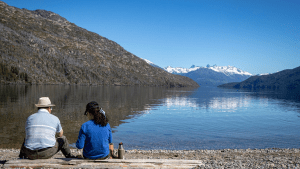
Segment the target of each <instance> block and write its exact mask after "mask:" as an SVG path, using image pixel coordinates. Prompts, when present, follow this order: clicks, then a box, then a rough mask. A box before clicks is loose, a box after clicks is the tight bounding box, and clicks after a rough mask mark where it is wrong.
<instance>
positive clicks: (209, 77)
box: [164, 65, 252, 86]
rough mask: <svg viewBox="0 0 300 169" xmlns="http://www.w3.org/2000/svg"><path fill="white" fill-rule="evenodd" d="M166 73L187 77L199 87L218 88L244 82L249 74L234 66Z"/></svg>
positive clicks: (198, 67)
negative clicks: (226, 84) (222, 85)
mask: <svg viewBox="0 0 300 169" xmlns="http://www.w3.org/2000/svg"><path fill="white" fill-rule="evenodd" d="M164 69H165V70H166V71H168V72H170V73H173V74H179V75H182V76H187V77H189V78H191V79H193V80H194V81H195V82H197V83H198V84H199V85H200V86H218V85H221V84H224V83H230V82H241V81H243V80H246V79H247V78H249V77H250V76H252V74H251V73H249V72H245V71H243V70H241V69H239V68H236V67H234V66H216V65H214V66H209V65H207V66H206V67H200V66H195V65H193V66H191V67H190V68H181V67H179V68H178V67H177V68H172V67H171V66H168V67H166V68H164Z"/></svg>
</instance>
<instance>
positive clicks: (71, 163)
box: [3, 158, 202, 168]
mask: <svg viewBox="0 0 300 169" xmlns="http://www.w3.org/2000/svg"><path fill="white" fill-rule="evenodd" d="M201 164H202V162H201V161H200V160H171V159H170V160H167V159H128V160H127V159H109V160H85V159H70V158H57V159H37V160H28V159H18V160H9V161H7V162H6V163H5V164H4V166H3V167H4V168H22V167H46V168H95V167H96V168H193V167H197V166H200V165H201Z"/></svg>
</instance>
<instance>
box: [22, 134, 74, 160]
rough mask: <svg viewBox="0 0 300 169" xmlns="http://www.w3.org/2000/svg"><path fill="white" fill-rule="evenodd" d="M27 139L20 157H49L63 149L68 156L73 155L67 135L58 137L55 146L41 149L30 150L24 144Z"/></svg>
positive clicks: (32, 158)
mask: <svg viewBox="0 0 300 169" xmlns="http://www.w3.org/2000/svg"><path fill="white" fill-rule="evenodd" d="M24 144H25V140H24V142H23V144H22V147H21V150H20V155H19V157H20V158H29V159H31V160H34V159H48V158H51V157H52V156H54V155H55V154H56V153H58V152H59V151H61V152H62V153H63V154H64V156H65V157H66V158H70V157H71V151H70V148H69V143H68V140H67V138H66V137H65V136H62V137H58V138H57V139H56V143H55V145H54V146H53V147H49V148H44V149H40V150H30V149H28V148H26V147H25V146H24Z"/></svg>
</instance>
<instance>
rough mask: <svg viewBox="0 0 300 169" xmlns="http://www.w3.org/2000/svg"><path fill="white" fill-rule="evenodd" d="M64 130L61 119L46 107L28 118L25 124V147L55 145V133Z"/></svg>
mask: <svg viewBox="0 0 300 169" xmlns="http://www.w3.org/2000/svg"><path fill="white" fill-rule="evenodd" d="M61 130H62V127H61V124H60V121H59V119H58V118H57V117H56V116H54V115H52V114H50V113H49V112H48V110H46V109H39V110H38V112H37V113H34V114H32V115H30V116H29V117H28V118H27V121H26V126H25V132H26V137H25V147H26V148H28V149H31V150H39V149H43V148H48V147H53V146H54V145H55V143H56V139H55V134H56V133H59V132H60V131H61Z"/></svg>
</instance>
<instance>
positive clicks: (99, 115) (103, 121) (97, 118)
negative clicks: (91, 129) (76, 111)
mask: <svg viewBox="0 0 300 169" xmlns="http://www.w3.org/2000/svg"><path fill="white" fill-rule="evenodd" d="M87 112H89V113H90V114H92V115H93V116H94V123H95V124H100V125H101V126H106V125H107V123H108V119H107V117H106V116H105V114H104V113H105V112H104V111H103V110H102V108H100V107H99V104H98V103H97V102H95V101H92V102H89V103H88V104H87V105H86V109H85V112H84V115H87Z"/></svg>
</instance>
